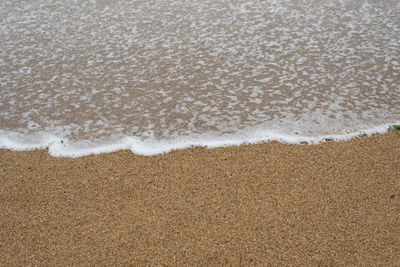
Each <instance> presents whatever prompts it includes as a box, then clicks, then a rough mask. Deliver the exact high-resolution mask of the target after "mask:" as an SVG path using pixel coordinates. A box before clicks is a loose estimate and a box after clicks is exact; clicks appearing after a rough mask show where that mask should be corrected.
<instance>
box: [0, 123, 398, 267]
mask: <svg viewBox="0 0 400 267" xmlns="http://www.w3.org/2000/svg"><path fill="white" fill-rule="evenodd" d="M0 155H1V157H0V175H1V180H0V183H1V184H0V188H1V189H0V199H1V216H0V225H1V230H0V244H2V246H0V254H1V255H2V257H1V259H0V264H1V265H21V264H23V265H25V264H32V265H39V264H40V265H43V264H44V265H60V264H79V265H82V264H84V265H86V264H108V265H111V264H118V263H119V264H127V263H137V264H141V265H144V264H150V265H162V264H166V265H176V264H190V265H205V264H210V265H215V264H224V265H229V264H234V265H237V264H245V265H248V264H279V265H280V264H296V265H297V264H298V265H303V264H304V265H349V264H350V265H351V264H353V265H354V264H356V265H367V264H371V265H372V264H373V265H398V264H400V260H399V259H400V240H399V238H398V236H400V227H399V222H400V131H394V130H393V131H388V132H386V133H384V134H375V135H372V136H369V137H357V138H353V139H350V140H347V141H335V142H325V143H321V144H319V145H290V144H283V143H278V142H266V143H260V144H251V145H241V146H231V147H220V148H212V149H206V148H202V147H194V148H187V149H183V150H174V151H171V152H168V153H166V154H160V155H155V156H152V157H146V156H139V155H136V154H134V153H132V152H131V151H127V150H123V151H118V152H112V153H107V154H99V155H91V156H85V157H80V158H57V157H52V156H51V155H50V154H49V152H48V150H33V151H22V152H15V151H9V150H5V149H0Z"/></svg>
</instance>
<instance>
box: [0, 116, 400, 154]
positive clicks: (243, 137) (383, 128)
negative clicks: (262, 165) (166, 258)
mask: <svg viewBox="0 0 400 267" xmlns="http://www.w3.org/2000/svg"><path fill="white" fill-rule="evenodd" d="M395 124H399V123H391V124H383V125H379V126H375V127H372V128H368V129H362V130H358V131H348V132H346V133H340V134H339V133H336V134H335V133H331V134H320V135H316V136H307V135H298V133H297V132H294V134H284V133H279V132H276V131H271V130H266V131H264V130H262V129H257V128H254V129H252V130H249V129H247V130H242V131H239V132H237V133H235V134H225V135H222V136H218V137H217V136H213V135H194V136H181V137H179V138H178V137H176V138H175V139H170V140H159V141H156V140H140V138H139V136H121V137H119V138H116V139H113V140H114V141H113V142H112V143H109V142H106V141H104V142H105V143H96V141H91V140H80V141H76V142H75V143H74V142H70V141H69V140H68V139H65V138H60V137H57V136H55V135H52V134H49V133H45V132H42V133H36V134H33V135H31V136H29V137H27V136H25V135H24V134H21V133H17V132H7V131H1V130H0V149H9V150H11V151H31V150H47V151H48V153H49V154H50V155H52V156H54V157H62V158H79V157H86V156H91V155H100V154H106V153H114V152H118V151H124V150H130V151H131V152H132V153H134V154H136V155H139V156H156V155H163V154H166V153H170V152H171V151H177V150H184V149H191V148H196V147H199V148H210V149H214V148H229V147H234V146H243V145H244V146H246V145H257V144H263V143H269V142H280V143H282V144H290V145H299V144H307V145H318V144H321V143H325V142H330V141H335V142H340V141H348V140H351V139H354V138H360V137H365V136H371V135H375V134H384V133H386V132H388V131H391V130H394V128H393V125H395ZM29 138H30V139H33V140H35V141H36V142H35V144H27V143H26V142H27V140H28V139H29ZM177 140H179V141H177Z"/></svg>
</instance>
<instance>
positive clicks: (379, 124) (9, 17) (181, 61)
mask: <svg viewBox="0 0 400 267" xmlns="http://www.w3.org/2000/svg"><path fill="white" fill-rule="evenodd" d="M0 18H1V19H0V97H1V98H0V99H1V100H0V147H3V148H11V149H17V150H21V149H36V148H49V151H50V153H51V154H52V155H56V156H80V155H87V154H93V153H103V152H110V151H115V150H119V149H131V150H132V151H133V152H135V153H139V154H146V155H152V154H157V153H162V152H166V151H169V150H172V149H180V148H186V147H190V146H193V145H201V146H208V147H214V146H221V145H237V144H243V143H249V142H260V141H268V140H278V141H282V142H289V143H293V142H294V143H296V142H303V141H306V142H308V143H316V142H320V141H323V140H324V139H326V138H329V139H332V138H331V137H334V138H333V139H340V140H341V139H346V138H350V137H352V136H355V135H357V134H360V133H368V134H369V133H372V132H382V131H384V130H386V129H387V128H388V125H390V124H393V123H396V122H399V121H400V109H399V108H398V107H399V104H400V39H399V36H400V3H398V1H361V0H356V1H350V0H342V1H310V0H304V1H294V0H292V1H290V0H274V1H255V0H254V1H250V0H240V1H234V2H232V1H222V0H213V1H209V0H200V1H178V0H168V1H161V0H156V1H144V0H138V1H116V0H114V1H113V0H102V1H83V0H76V1H72V2H71V1H49V0H38V1H17V2H15V1H2V2H1V3H0Z"/></svg>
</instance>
